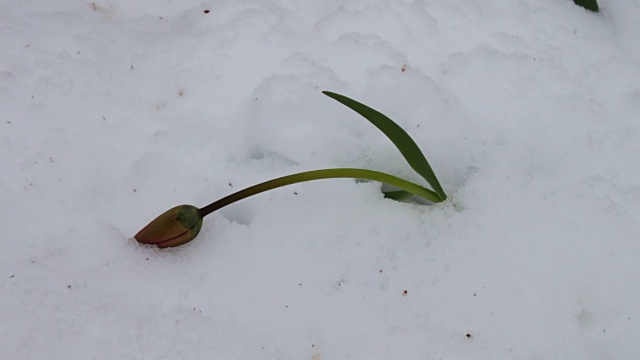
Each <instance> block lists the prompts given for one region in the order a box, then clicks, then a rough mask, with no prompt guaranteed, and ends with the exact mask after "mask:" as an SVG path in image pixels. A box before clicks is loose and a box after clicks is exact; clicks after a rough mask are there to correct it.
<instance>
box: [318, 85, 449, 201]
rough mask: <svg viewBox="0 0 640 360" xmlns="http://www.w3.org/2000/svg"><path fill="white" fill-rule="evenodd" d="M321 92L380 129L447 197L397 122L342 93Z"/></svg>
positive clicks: (417, 170)
mask: <svg viewBox="0 0 640 360" xmlns="http://www.w3.org/2000/svg"><path fill="white" fill-rule="evenodd" d="M322 93H323V94H325V95H327V96H329V97H330V98H332V99H335V100H337V101H338V102H340V103H341V104H343V105H345V106H346V107H348V108H350V109H351V110H353V111H355V112H357V113H358V114H360V115H362V116H363V117H364V118H366V119H367V120H369V121H370V122H371V123H372V124H373V125H375V126H376V127H377V128H378V129H380V131H382V132H383V133H384V134H385V135H387V137H388V138H389V140H391V142H393V144H394V145H395V146H396V147H397V148H398V150H400V152H401V153H402V156H404V158H405V159H406V160H407V162H408V163H409V165H410V166H411V167H412V168H413V170H415V171H416V172H417V173H418V174H420V175H421V176H422V177H423V178H424V179H425V180H427V182H428V183H429V184H430V185H431V187H432V188H433V190H435V192H436V194H438V196H439V197H440V198H441V199H442V200H443V201H444V200H445V199H446V198H447V195H446V194H445V193H444V190H443V189H442V186H440V182H439V181H438V178H436V174H435V173H434V172H433V170H432V169H431V166H430V165H429V162H428V161H427V158H426V157H425V156H424V154H423V153H422V151H420V148H419V147H418V145H416V143H415V141H413V139H412V138H411V136H409V134H407V132H406V131H404V130H403V129H402V128H401V127H400V126H399V125H398V124H396V123H395V122H394V121H393V120H391V119H389V118H388V117H387V116H385V115H384V114H382V113H380V112H378V111H376V110H374V109H372V108H370V107H368V106H367V105H364V104H362V103H359V102H357V101H355V100H352V99H350V98H348V97H346V96H344V95H340V94H336V93H333V92H330V91H323V92H322Z"/></svg>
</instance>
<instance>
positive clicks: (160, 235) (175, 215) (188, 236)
mask: <svg viewBox="0 0 640 360" xmlns="http://www.w3.org/2000/svg"><path fill="white" fill-rule="evenodd" d="M200 228H202V216H200V211H199V210H198V208H197V207H195V206H191V205H179V206H176V207H174V208H172V209H170V210H167V211H166V212H164V213H163V214H162V215H160V216H158V217H157V218H155V219H154V220H153V221H152V222H150V223H149V225H147V226H145V227H144V229H142V230H140V232H138V233H137V234H136V236H134V238H135V239H136V240H137V241H138V242H139V243H142V244H150V245H156V246H157V247H159V248H166V247H173V246H180V245H183V244H186V243H188V242H189V241H191V240H193V239H194V238H195V237H196V236H197V235H198V233H199V232H200Z"/></svg>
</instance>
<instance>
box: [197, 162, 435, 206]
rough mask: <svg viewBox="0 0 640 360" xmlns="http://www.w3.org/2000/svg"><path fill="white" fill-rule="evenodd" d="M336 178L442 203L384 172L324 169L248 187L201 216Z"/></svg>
mask: <svg viewBox="0 0 640 360" xmlns="http://www.w3.org/2000/svg"><path fill="white" fill-rule="evenodd" d="M335 178H356V179H366V180H373V181H379V182H383V183H387V184H389V185H393V186H395V187H398V188H400V189H402V190H406V191H408V192H410V193H412V194H415V195H418V196H420V197H423V198H425V199H427V200H429V201H432V202H434V203H438V202H441V201H442V199H441V198H440V196H438V194H436V193H435V192H434V191H432V190H429V189H427V188H425V187H423V186H420V185H418V184H414V183H412V182H410V181H407V180H404V179H401V178H399V177H396V176H393V175H389V174H385V173H383V172H379V171H373V170H364V169H353V168H342V169H322V170H313V171H305V172H301V173H297V174H293V175H287V176H283V177H280V178H277V179H273V180H269V181H265V182H263V183H260V184H258V185H254V186H251V187H248V188H246V189H244V190H240V191H238V192H235V193H233V194H231V195H229V196H226V197H224V198H222V199H220V200H218V201H215V202H213V203H211V204H209V205H207V206H205V207H203V208H202V209H200V210H199V212H200V216H202V217H204V216H207V215H209V214H211V213H212V212H214V211H216V210H218V209H221V208H223V207H225V206H227V205H229V204H232V203H234V202H236V201H240V200H242V199H244V198H247V197H249V196H253V195H256V194H259V193H261V192H265V191H268V190H271V189H275V188H279V187H282V186H287V185H291V184H296V183H300V182H305V181H312V180H322V179H335Z"/></svg>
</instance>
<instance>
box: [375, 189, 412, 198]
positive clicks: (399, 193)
mask: <svg viewBox="0 0 640 360" xmlns="http://www.w3.org/2000/svg"><path fill="white" fill-rule="evenodd" d="M382 193H383V194H384V197H386V198H387V199H391V200H396V201H402V200H407V199H410V198H412V197H413V195H414V194H412V193H410V192H408V191H404V190H392V191H383V192H382Z"/></svg>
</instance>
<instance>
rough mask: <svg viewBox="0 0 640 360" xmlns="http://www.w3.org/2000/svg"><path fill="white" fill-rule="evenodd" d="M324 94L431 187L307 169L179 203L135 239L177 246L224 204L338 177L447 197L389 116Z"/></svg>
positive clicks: (392, 194)
mask: <svg viewBox="0 0 640 360" xmlns="http://www.w3.org/2000/svg"><path fill="white" fill-rule="evenodd" d="M324 94H326V95H327V96H329V97H331V98H333V99H335V100H337V101H339V102H340V103H342V104H344V105H345V106H347V107H349V108H351V109H352V110H354V111H356V112H357V113H359V114H360V115H362V116H363V117H365V118H366V119H367V120H369V121H370V122H371V123H372V124H373V125H375V126H376V127H377V128H378V129H380V130H381V131H382V132H383V133H384V134H385V135H387V137H388V138H389V139H390V140H391V141H392V142H393V144H394V145H396V147H397V148H398V150H400V153H401V154H402V155H403V156H404V158H405V159H406V160H407V162H408V163H409V165H410V166H411V167H412V168H413V169H414V170H415V171H416V172H417V173H418V174H420V175H421V176H422V177H423V178H424V179H425V180H426V181H427V182H428V183H429V184H430V185H431V186H432V187H433V189H434V190H430V189H427V188H425V187H424V186H422V185H418V184H415V183H412V182H410V181H407V180H404V179H401V178H398V177H396V176H393V175H389V174H385V173H382V172H379V171H373V170H365V169H353V168H344V169H322V170H313V171H306V172H302V173H297V174H293V175H287V176H283V177H279V178H277V179H273V180H269V181H265V182H263V183H260V184H257V185H254V186H251V187H248V188H246V189H244V190H240V191H238V192H235V193H233V194H231V195H228V196H226V197H224V198H222V199H220V200H217V201H215V202H213V203H211V204H209V205H207V206H205V207H203V208H201V209H198V208H197V207H195V206H191V205H180V206H176V207H174V208H173V209H170V210H168V211H167V212H165V213H163V214H162V215H160V216H158V217H157V218H155V220H153V221H152V222H151V223H149V225H147V226H146V227H145V228H144V229H142V230H140V232H139V233H137V234H136V236H135V239H136V240H137V241H138V242H140V243H142V244H150V245H156V246H157V247H160V248H166V247H174V246H180V245H183V244H186V243H188V242H189V241H191V240H193V239H194V238H195V237H196V236H197V235H198V233H199V232H200V228H201V227H202V220H203V218H204V217H205V216H207V215H209V214H211V213H212V212H214V211H217V210H219V209H221V208H223V207H225V206H227V205H231V204H233V203H235V202H237V201H240V200H242V199H245V198H248V197H250V196H254V195H257V194H260V193H262V192H265V191H269V190H273V189H276V188H279V187H282V186H287V185H291V184H296V183H301V182H306V181H312V180H322V179H337V178H355V179H365V180H373V181H379V182H381V183H386V184H389V185H392V186H395V187H397V188H398V189H400V190H395V191H383V192H384V194H385V197H388V198H391V199H395V200H401V199H406V198H409V197H412V196H414V195H416V196H420V197H422V198H424V199H426V200H428V201H431V202H433V203H438V202H441V201H444V200H446V198H447V195H446V194H445V193H444V190H443V189H442V187H441V186H440V183H439V182H438V179H437V178H436V175H435V174H434V172H433V170H432V169H431V166H430V165H429V163H428V162H427V159H426V158H425V157H424V154H422V151H420V148H418V145H416V143H415V142H414V141H413V139H411V137H410V136H409V134H407V133H406V132H405V131H404V130H403V129H402V128H401V127H400V126H398V124H396V123H395V122H394V121H393V120H391V119H389V118H388V117H386V116H385V115H383V114H382V113H379V112H378V111H376V110H374V109H372V108H370V107H368V106H366V105H364V104H361V103H359V102H357V101H355V100H352V99H349V98H348V97H346V96H343V95H339V94H336V93H331V92H327V91H325V92H324Z"/></svg>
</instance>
